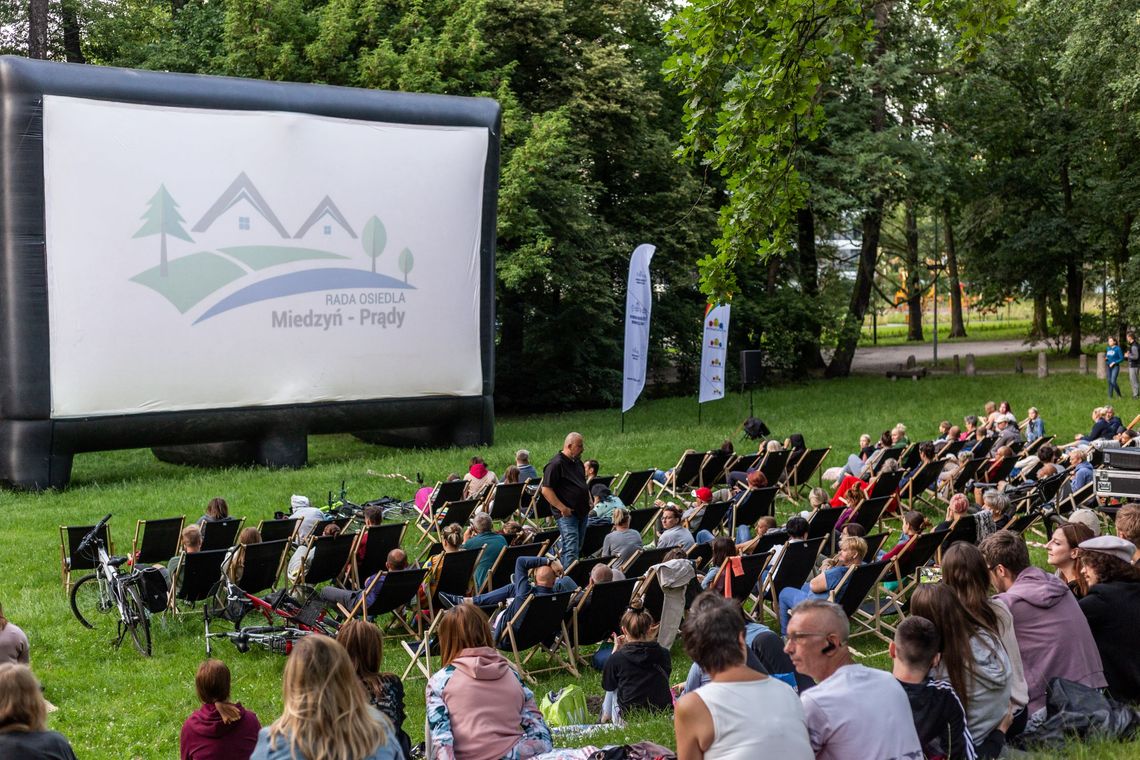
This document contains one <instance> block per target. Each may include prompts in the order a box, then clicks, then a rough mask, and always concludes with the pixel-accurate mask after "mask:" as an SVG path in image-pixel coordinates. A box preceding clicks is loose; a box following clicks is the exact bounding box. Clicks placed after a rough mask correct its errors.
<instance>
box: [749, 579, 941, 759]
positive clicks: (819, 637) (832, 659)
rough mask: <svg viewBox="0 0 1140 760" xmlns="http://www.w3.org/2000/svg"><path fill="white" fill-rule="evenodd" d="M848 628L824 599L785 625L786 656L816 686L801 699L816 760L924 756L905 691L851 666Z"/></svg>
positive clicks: (888, 678) (804, 605)
mask: <svg viewBox="0 0 1140 760" xmlns="http://www.w3.org/2000/svg"><path fill="white" fill-rule="evenodd" d="M850 628H851V624H850V622H849V621H848V619H847V613H845V612H844V611H843V608H842V607H840V606H839V605H838V604H834V603H832V602H828V601H824V600H823V599H807V600H805V601H803V602H801V603H800V604H799V605H798V606H797V607H796V608H795V609H794V610H792V617H791V620H790V622H789V625H788V629H787V644H786V645H785V647H784V651H785V652H787V653H788V655H789V656H791V658H792V663H793V664H794V665H795V668H796V671H797V672H799V673H803V674H805V675H807V676H810V677H811V678H813V679H815V681H816V685H815V686H813V687H812V688H810V689H808V690H806V691H804V692H803V693H802V694H801V695H800V701H802V702H803V706H804V721H805V722H806V723H807V729H808V738H809V739H810V740H811V746H812V749H814V750H815V757H816V760H849V759H850V758H872V757H873V758H920V757H922V744H921V742H919V740H918V733H917V732H916V731H915V730H914V721H913V720H912V718H911V711H910V701H909V700H908V699H907V695H906V692H905V691H904V690H903V688H902V686H901V685H900V684H899V682H898V681H897V680H895V677H894V676H893V675H891V674H890V673H887V672H884V671H882V670H876V669H874V668H869V667H867V666H866V665H857V664H855V661H854V659H852V656H851V650H850V649H849V648H848V646H847V639H848V637H849V636H850ZM749 716H750V720H751V721H752V722H753V725H756V724H757V723H758V721H756V718H755V713H753V712H751V710H750V711H749Z"/></svg>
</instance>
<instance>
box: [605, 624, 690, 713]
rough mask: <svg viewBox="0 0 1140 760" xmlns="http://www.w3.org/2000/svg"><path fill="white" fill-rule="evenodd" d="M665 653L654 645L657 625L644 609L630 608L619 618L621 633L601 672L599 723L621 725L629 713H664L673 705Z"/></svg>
mask: <svg viewBox="0 0 1140 760" xmlns="http://www.w3.org/2000/svg"><path fill="white" fill-rule="evenodd" d="M672 669H673V660H672V658H671V657H670V656H669V650H668V649H666V648H665V647H663V646H661V645H660V644H658V643H657V626H656V625H654V623H653V616H652V615H650V614H649V612H648V610H645V609H643V608H642V607H640V606H637V607H634V606H631V607H630V608H629V609H627V610H626V611H625V614H624V615H622V616H621V634H620V635H618V636H615V637H614V649H613V654H611V655H610V658H609V659H608V660H606V665H605V668H604V669H603V671H602V688H603V689H605V690H606V701H605V702H604V703H603V705H602V722H603V723H606V722H608V721H610V720H612V721H613V722H614V723H615V724H617V725H623V720H622V716H624V715H628V713H629V712H630V711H631V710H652V711H660V710H668V709H670V708H671V707H672V706H673V695H672V693H671V692H670V691H669V673H670V672H672Z"/></svg>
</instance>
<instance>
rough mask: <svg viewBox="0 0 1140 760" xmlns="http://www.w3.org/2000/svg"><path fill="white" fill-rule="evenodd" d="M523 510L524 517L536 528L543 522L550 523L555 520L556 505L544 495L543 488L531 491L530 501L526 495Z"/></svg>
mask: <svg viewBox="0 0 1140 760" xmlns="http://www.w3.org/2000/svg"><path fill="white" fill-rule="evenodd" d="M522 512H523V515H524V519H525V520H526V521H527V522H528V523H529V524H531V525H533V526H534V527H536V528H537V527H540V525H542V524H545V525H550V524H551V523H552V522H554V520H555V515H554V506H553V505H552V504H551V503H550V502H549V501H547V500H546V497H545V496H543V495H542V489H541V488H536V489H535V490H534V491H533V492H531V493H530V500H529V501H527V500H526V498H525V497H524V504H523V510H522Z"/></svg>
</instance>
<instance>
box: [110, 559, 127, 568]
mask: <svg viewBox="0 0 1140 760" xmlns="http://www.w3.org/2000/svg"><path fill="white" fill-rule="evenodd" d="M129 559H130V557H111V558H110V559H108V560H107V562H108V563H109V564H110V565H111V567H119V566H120V565H125V564H126V563H127V560H129Z"/></svg>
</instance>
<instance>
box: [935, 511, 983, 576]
mask: <svg viewBox="0 0 1140 760" xmlns="http://www.w3.org/2000/svg"><path fill="white" fill-rule="evenodd" d="M959 541H965V542H966V543H969V544H977V543H978V521H977V520H976V519H974V516H973V515H962V516H961V517H959V518H958V521H957V522H956V523H954V524H953V525H951V526H950V529H949V531H948V533H947V535H946V537H945V538H944V539H943V540H942V544H941V545H940V546H939V547H938V564H940V565H941V564H942V552H944V551H946V550H947V549H949V548H950V547H951V546H953V545H954V544H956V543H958V542H959Z"/></svg>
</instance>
